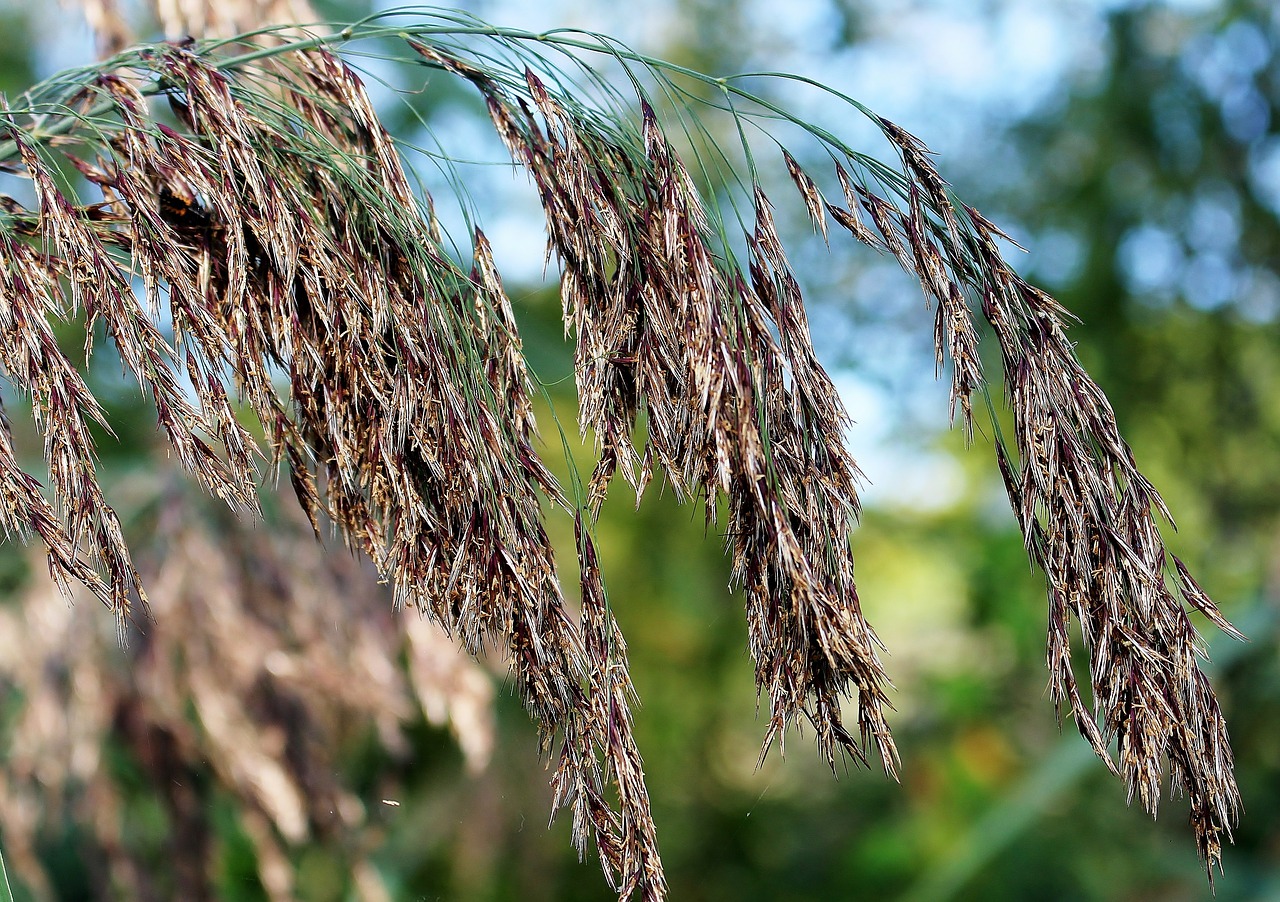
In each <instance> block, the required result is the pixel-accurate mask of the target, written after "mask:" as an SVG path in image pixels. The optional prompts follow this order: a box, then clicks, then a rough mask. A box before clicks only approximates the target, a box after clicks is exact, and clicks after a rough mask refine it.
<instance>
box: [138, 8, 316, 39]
mask: <svg viewBox="0 0 1280 902" xmlns="http://www.w3.org/2000/svg"><path fill="white" fill-rule="evenodd" d="M151 5H152V7H153V8H154V10H155V13H156V16H157V18H158V19H159V20H160V26H161V28H162V29H163V30H164V34H165V37H167V38H169V39H170V40H178V39H180V38H184V37H186V36H187V35H198V36H200V37H202V38H229V37H232V36H234V35H238V34H243V33H245V32H250V31H257V30H258V29H262V28H267V27H269V26H272V25H294V24H299V23H301V24H309V23H312V22H315V21H316V14H315V12H314V11H313V10H312V9H311V4H310V3H309V2H308V0H151ZM274 34H276V36H277V39H279V40H284V39H285V38H286V36H287V34H288V32H280V31H277V32H275V33H274Z"/></svg>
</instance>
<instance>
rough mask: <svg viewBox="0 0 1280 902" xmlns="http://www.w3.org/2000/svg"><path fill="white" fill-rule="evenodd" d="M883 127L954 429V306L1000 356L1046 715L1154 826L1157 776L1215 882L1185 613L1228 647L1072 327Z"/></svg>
mask: <svg viewBox="0 0 1280 902" xmlns="http://www.w3.org/2000/svg"><path fill="white" fill-rule="evenodd" d="M881 124H882V126H883V127H884V129H885V133H886V135H887V136H889V137H890V139H891V140H893V141H894V142H895V143H896V144H897V146H898V147H899V149H900V151H901V152H902V154H903V160H904V162H905V163H906V169H907V171H908V172H909V173H910V174H911V175H912V177H913V180H912V183H911V186H910V192H909V209H908V211H907V213H905V214H899V215H900V217H901V219H902V222H903V223H904V225H905V231H906V235H907V238H908V242H909V244H910V246H911V248H912V250H913V253H914V261H913V266H912V267H911V268H913V269H914V270H915V272H916V274H917V275H918V276H919V277H920V280H921V284H922V285H923V286H924V287H925V290H926V292H927V293H929V294H931V295H933V297H934V298H935V299H936V300H937V301H938V303H939V316H938V321H937V330H936V343H937V349H938V355H939V360H941V359H942V357H943V355H944V352H945V353H947V354H949V356H950V357H951V359H952V361H953V365H954V381H953V389H952V403H953V406H954V404H955V403H956V400H957V399H959V400H960V403H961V405H962V407H963V410H964V413H965V417H966V420H967V418H968V416H969V404H968V397H969V395H970V394H972V392H973V391H974V390H975V389H977V388H978V387H980V386H981V385H982V384H983V383H982V379H983V377H982V374H981V370H980V367H979V363H978V356H977V336H976V332H975V331H974V327H973V324H972V315H971V313H970V311H969V308H968V305H967V303H966V302H965V298H964V292H968V293H969V294H970V295H971V296H973V297H975V298H976V299H978V301H979V303H980V306H981V309H982V312H983V315H984V317H985V318H986V320H987V321H988V323H989V324H990V325H991V327H992V330H993V331H994V333H995V336H996V339H997V342H998V343H999V346H1000V350H1001V359H1002V363H1003V369H1004V377H1005V387H1006V393H1007V396H1008V399H1009V403H1010V406H1011V408H1012V413H1013V420H1014V445H1015V447H1014V449H1012V450H1011V449H1009V448H1007V447H1006V446H1005V443H1004V442H1003V440H1000V441H998V443H997V447H996V452H997V461H998V463H999V466H1000V472H1001V475H1002V477H1003V479H1004V481H1005V485H1006V487H1007V488H1008V492H1009V499H1010V503H1011V505H1012V507H1013V510H1014V513H1015V515H1016V516H1017V519H1018V522H1019V524H1020V526H1021V528H1022V531H1023V534H1024V536H1025V539H1026V547H1027V552H1028V554H1029V555H1030V557H1031V559H1032V561H1033V562H1034V563H1035V564H1036V565H1038V566H1039V567H1040V568H1041V569H1042V570H1043V571H1044V573H1045V576H1046V578H1047V581H1048V589H1049V647H1048V655H1047V659H1048V665H1049V671H1050V690H1051V693H1052V695H1053V698H1054V701H1055V704H1056V705H1057V706H1058V707H1059V710H1061V707H1062V706H1063V705H1064V704H1065V705H1067V706H1068V708H1069V709H1070V712H1071V715H1072V717H1073V719H1074V720H1075V722H1076V725H1077V727H1078V728H1079V730H1080V732H1081V734H1082V735H1083V736H1084V737H1085V738H1086V739H1087V740H1088V741H1089V743H1090V744H1091V745H1092V747H1093V749H1094V751H1095V752H1096V753H1097V755H1098V756H1099V757H1100V758H1101V759H1102V760H1103V761H1104V762H1105V763H1106V764H1107V766H1108V767H1109V768H1110V769H1111V770H1113V772H1116V773H1118V774H1120V775H1121V776H1122V777H1123V778H1124V780H1125V782H1126V785H1127V786H1128V791H1129V798H1130V800H1132V799H1133V798H1134V797H1135V796H1136V797H1137V798H1139V799H1140V800H1141V802H1142V805H1143V807H1144V808H1145V809H1146V810H1147V811H1148V812H1150V813H1151V814H1153V815H1154V814H1155V813H1156V808H1157V805H1158V802H1159V797H1160V786H1161V782H1162V775H1163V772H1164V767H1165V766H1166V762H1167V766H1168V769H1169V785H1170V787H1171V790H1172V791H1173V792H1174V793H1185V794H1186V796H1187V797H1188V799H1189V801H1190V807H1191V814H1190V820H1191V824H1192V827H1193V829H1194V831H1195V834H1196V840H1197V846H1198V850H1199V852H1200V855H1201V858H1202V859H1203V861H1204V862H1205V865H1206V868H1207V870H1208V874H1209V879H1210V882H1212V878H1213V869H1214V866H1215V865H1216V866H1218V867H1219V868H1220V866H1221V855H1222V845H1221V843H1222V839H1223V837H1225V838H1227V839H1230V836H1231V829H1232V826H1233V825H1234V824H1235V822H1236V820H1237V817H1238V812H1239V805H1240V798H1239V791H1238V789H1237V787H1236V783H1235V778H1234V776H1233V773H1232V756H1231V749H1230V744H1229V741H1228V738H1227V731H1226V724H1225V721H1224V720H1223V717H1222V713H1221V710H1220V708H1219V705H1218V701H1217V699H1216V697H1215V696H1214V693H1213V690H1212V688H1211V687H1210V685H1209V681H1208V679H1207V678H1206V677H1205V675H1204V673H1203V672H1202V671H1201V670H1200V667H1199V664H1198V663H1197V659H1198V658H1199V657H1202V656H1203V644H1202V641H1201V639H1200V637H1199V635H1198V633H1197V631H1196V629H1195V627H1194V626H1193V625H1192V623H1191V620H1190V618H1189V617H1188V614H1187V610H1186V607H1185V605H1189V606H1190V607H1192V608H1194V609H1196V610H1198V611H1200V612H1201V613H1203V614H1204V615H1205V616H1206V617H1207V618H1208V619H1209V620H1210V621H1211V622H1212V623H1213V624H1214V625H1215V626H1217V627H1218V628H1219V629H1222V630H1224V631H1225V632H1227V633H1228V634H1229V635H1231V636H1234V637H1237V638H1238V637H1240V634H1239V632H1238V631H1237V630H1236V629H1235V628H1234V627H1232V626H1231V624H1230V623H1228V622H1227V621H1226V619H1225V618H1223V617H1222V615H1221V614H1220V613H1219V611H1218V609H1217V607H1216V606H1215V605H1214V603H1213V602H1212V601H1211V600H1210V599H1209V598H1208V597H1207V596H1206V595H1205V594H1204V592H1203V591H1202V590H1201V589H1200V588H1199V586H1198V585H1197V584H1196V583H1195V582H1194V580H1193V579H1191V577H1190V574H1188V573H1187V571H1186V568H1185V567H1184V566H1183V565H1182V563H1181V561H1179V560H1178V559H1177V558H1176V557H1174V556H1173V555H1171V554H1170V553H1169V552H1168V550H1167V548H1166V547H1165V545H1164V541H1163V539H1162V538H1161V537H1160V533H1159V530H1158V528H1157V525H1156V519H1155V518H1156V516H1157V515H1159V516H1160V517H1163V518H1164V519H1165V520H1166V521H1169V522H1172V521H1171V518H1170V516H1169V512H1168V510H1167V508H1166V507H1165V505H1164V502H1163V500H1162V499H1161V498H1160V496H1159V494H1158V493H1157V492H1156V491H1155V489H1154V488H1153V487H1152V486H1151V484H1150V483H1149V482H1148V481H1147V480H1146V478H1145V477H1144V476H1143V475H1142V474H1141V473H1140V472H1139V470H1138V469H1137V465H1136V463H1135V462H1134V459H1133V455H1132V453H1131V452H1130V450H1129V447H1128V445H1127V444H1126V443H1125V442H1124V440H1123V438H1122V437H1121V436H1120V431H1119V427H1118V426H1117V424H1116V419H1115V414H1114V412H1113V411H1112V409H1111V405H1110V404H1109V403H1108V401H1107V399H1106V396H1105V395H1104V394H1103V392H1102V390H1101V389H1100V388H1099V387H1098V385H1097V384H1096V383H1095V382H1094V381H1093V380H1092V379H1091V378H1090V377H1089V375H1088V374H1087V373H1086V372H1085V371H1084V369H1083V368H1082V367H1081V366H1080V363H1079V362H1078V360H1077V359H1076V356H1075V352H1074V349H1073V347H1072V345H1071V342H1070V341H1069V340H1068V339H1067V337H1066V332H1065V321H1066V319H1068V317H1069V315H1068V314H1067V313H1066V311H1064V310H1063V309H1062V307H1061V306H1060V305H1058V303H1057V302H1056V301H1054V300H1053V299H1052V298H1051V297H1049V296H1048V295H1047V294H1045V293H1044V292H1042V291H1040V290H1039V289H1036V288H1034V287H1033V286H1031V285H1028V284H1027V283H1026V282H1024V281H1023V280H1021V279H1020V278H1018V277H1017V276H1016V275H1015V274H1014V273H1013V272H1012V271H1011V270H1010V268H1009V267H1008V265H1007V264H1006V263H1005V262H1004V261H1003V259H1002V258H1001V256H1000V253H999V250H998V249H997V247H996V244H995V239H996V237H1004V236H1003V233H1001V232H999V231H998V230H997V229H995V227H994V226H992V225H991V224H990V223H989V222H988V221H987V220H986V219H985V218H984V217H982V216H981V215H980V214H978V213H977V212H976V211H974V210H972V209H971V208H968V207H964V208H963V212H962V214H960V215H961V217H963V221H964V223H963V227H962V225H961V220H960V218H959V217H957V214H956V208H955V206H954V204H953V203H952V201H951V198H950V197H949V195H948V192H947V189H946V186H945V182H944V181H943V180H942V178H941V177H940V176H939V175H938V174H937V172H936V171H935V170H934V169H933V167H932V164H931V163H929V161H928V159H927V158H926V156H925V151H924V148H923V145H922V144H920V142H919V141H918V140H916V139H915V138H913V137H911V136H910V135H908V134H907V133H906V132H904V131H903V130H902V129H900V128H899V127H897V126H895V125H893V124H892V123H889V122H887V121H885V120H881ZM925 207H927V208H928V209H929V210H930V211H932V215H933V217H934V220H933V223H932V224H931V223H929V222H926V216H925V213H924V209H925ZM872 212H873V215H874V214H875V207H874V206H873V209H872ZM885 218H886V217H884V216H883V214H882V216H881V217H880V218H879V219H877V224H878V225H880V224H881V220H882V219H885ZM881 232H882V234H884V232H885V228H884V226H883V225H881ZM929 233H932V235H933V237H932V238H930V237H927V236H928V234H929ZM885 237H886V238H888V235H887V234H886V235H885ZM935 242H936V243H935ZM891 243H892V242H891ZM900 256H901V255H900ZM944 264H945V268H944ZM904 266H907V263H905V262H904ZM948 270H949V275H948ZM961 286H963V288H961ZM1073 617H1074V618H1075V619H1076V621H1077V622H1078V623H1079V624H1080V628H1081V630H1082V633H1083V638H1084V645H1085V648H1086V651H1087V653H1088V656H1089V663H1090V666H1089V673H1090V683H1091V685H1090V689H1091V697H1092V699H1093V704H1092V706H1090V705H1089V704H1088V703H1087V702H1086V701H1085V700H1084V697H1083V695H1082V693H1081V691H1080V688H1079V686H1078V685H1077V682H1076V679H1075V676H1074V673H1073V671H1072V666H1071V662H1072V650H1071V639H1070V623H1071V619H1072V618H1073ZM1112 742H1114V743H1115V744H1116V749H1117V759H1118V760H1117V761H1115V762H1113V761H1112V759H1111V756H1110V753H1109V752H1108V747H1109V746H1110V744H1111V743H1112Z"/></svg>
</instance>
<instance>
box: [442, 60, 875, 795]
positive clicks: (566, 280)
mask: <svg viewBox="0 0 1280 902" xmlns="http://www.w3.org/2000/svg"><path fill="white" fill-rule="evenodd" d="M458 71H462V70H461V68H460V67H458ZM470 77H471V78H472V80H473V81H475V82H476V83H477V85H478V86H479V87H480V89H481V90H482V92H483V93H484V94H485V97H486V99H487V101H488V105H489V110H490V115H491V116H492V117H493V120H494V122H495V125H496V127H497V129H498V132H499V134H500V135H501V136H502V138H503V140H504V141H505V142H506V143H507V146H508V148H509V150H510V151H511V153H512V156H513V159H515V160H516V161H517V162H519V163H522V164H523V165H524V166H526V167H527V168H528V170H529V172H530V174H531V176H532V177H533V180H534V183H535V185H536V186H537V188H538V191H539V194H540V195H541V197H542V200H543V206H544V211H545V213H546V219H547V222H548V224H549V227H550V234H551V243H552V248H553V249H554V250H555V252H556V254H557V255H558V256H559V257H560V259H561V261H562V264H563V268H564V270H563V281H562V293H563V298H564V303H565V320H566V323H567V324H569V325H570V326H571V327H572V330H573V331H574V332H575V333H576V336H577V340H578V349H577V354H576V373H577V382H578V392H579V403H580V415H579V416H580V421H581V422H582V424H583V427H584V428H589V429H590V430H591V431H593V432H594V434H595V437H596V441H597V446H598V448H599V451H600V463H599V465H598V466H597V469H596V473H595V475H594V476H593V479H592V491H591V501H592V504H593V506H598V504H599V503H600V500H601V499H602V498H603V495H604V492H605V488H606V486H607V484H608V481H609V478H610V477H611V476H612V474H613V473H614V472H615V470H616V469H617V468H618V467H619V465H621V466H622V471H623V473H624V474H626V476H627V478H628V480H629V481H631V482H632V484H633V485H634V486H635V487H636V488H637V492H639V491H640V490H642V489H643V486H644V484H645V483H646V482H647V480H648V472H649V468H650V467H651V466H652V464H651V463H650V461H652V460H655V459H656V461H657V462H658V463H659V464H660V465H661V466H662V468H663V470H664V472H665V475H666V476H667V478H668V480H669V481H670V483H671V484H672V485H673V486H674V487H675V489H676V491H677V493H678V494H680V495H681V496H682V497H689V496H694V497H697V496H702V497H704V498H705V499H706V504H707V511H708V518H709V519H710V518H711V517H713V516H714V510H715V507H714V505H715V499H716V497H717V496H718V495H719V496H723V497H725V498H727V499H728V501H729V511H730V513H729V518H730V519H729V522H728V523H727V525H726V533H727V535H728V536H729V538H730V544H731V548H732V551H733V557H734V571H735V579H736V581H738V582H740V583H741V584H742V585H743V586H744V588H745V589H746V593H747V609H748V622H749V625H750V630H751V636H752V643H751V647H752V653H753V655H754V657H755V659H756V665H757V672H756V677H757V682H758V685H759V688H760V690H761V692H762V693H766V694H767V695H768V696H769V699H770V708H771V716H770V724H769V729H768V731H767V736H766V740H765V743H764V747H765V749H766V750H767V749H768V748H769V747H770V746H771V745H772V744H773V743H774V742H776V741H780V740H781V737H782V735H783V733H784V732H785V729H786V727H787V726H788V725H790V724H792V723H796V722H799V721H800V720H802V719H807V720H808V721H809V722H810V723H811V724H812V725H813V727H814V729H815V731H816V733H817V736H818V741H819V746H820V748H821V750H822V753H823V755H824V757H825V758H826V759H827V760H828V761H829V762H830V763H831V764H832V766H833V767H834V765H835V759H836V753H837V750H840V751H841V752H842V753H846V752H847V753H849V754H852V755H853V756H854V757H855V758H856V759H857V760H865V751H864V749H865V748H866V747H867V746H868V745H872V744H874V746H875V747H876V749H877V750H878V753H879V757H880V759H881V761H882V762H883V764H884V765H885V767H886V769H888V770H889V771H890V772H893V771H894V770H895V768H896V763H897V753H896V750H895V749H894V746H893V743H892V739H891V738H890V735H889V730H888V726H887V724H886V723H885V721H884V716H883V709H884V706H885V704H886V701H885V697H884V691H883V688H882V687H883V683H884V681H885V678H884V673H883V669H882V666H881V664H880V662H879V660H878V657H877V652H876V648H877V645H878V642H877V640H876V638H875V635H874V633H873V632H872V631H871V629H870V627H869V626H868V625H867V624H866V622H865V619H864V618H863V617H862V614H861V611H860V610H859V607H858V602H857V594H856V592H855V591H854V589H853V577H852V569H853V568H852V556H851V553H850V550H849V547H848V541H847V536H848V532H849V529H850V528H851V526H852V523H853V520H854V518H855V516H856V512H857V495H856V485H855V483H856V480H857V473H858V471H857V468H856V466H855V465H854V463H853V461H852V459H851V458H850V457H849V455H848V452H847V451H846V450H845V448H844V446H843V443H842V438H841V436H842V434H843V433H842V429H843V426H844V424H845V423H846V422H847V417H846V416H845V414H844V413H843V409H842V408H841V406H840V404H839V401H838V399H837V398H836V395H835V391H834V388H833V386H832V385H831V382H830V380H829V379H828V378H827V376H826V374H825V373H824V372H823V371H822V368H821V367H820V366H819V365H818V363H817V360H816V357H815V356H814V354H813V349H812V345H811V342H810V338H809V335H808V327H807V323H806V320H805V316H804V313H803V302H802V300H801V298H800V292H799V287H798V285H797V284H796V282H795V280H794V278H793V277H792V276H791V273H790V268H789V265H788V264H787V262H786V256H785V253H784V252H783V250H782V245H781V243H780V241H779V240H778V237H777V233H776V229H775V228H774V226H773V222H772V218H771V215H770V213H769V207H768V202H767V199H765V198H764V196H763V194H762V193H757V196H756V202H757V217H758V222H757V230H756V234H755V236H754V237H753V240H752V248H753V251H752V253H753V263H752V278H753V282H754V283H755V284H754V288H753V289H749V288H748V287H747V286H746V284H745V283H743V282H742V281H741V279H740V278H739V279H736V280H735V278H734V276H733V275H732V274H730V273H728V272H725V271H724V270H723V269H722V268H721V266H720V265H719V264H718V262H717V261H716V258H715V254H714V252H713V251H712V250H711V247H710V244H709V240H710V239H709V229H708V226H707V221H706V215H705V212H704V211H703V210H702V205H701V202H700V201H699V199H698V197H697V192H696V190H695V189H694V188H693V185H692V183H691V181H690V179H689V177H688V174H687V173H686V172H685V171H684V169H683V166H682V165H681V164H680V162H679V160H678V158H677V157H676V156H675V154H674V152H673V151H672V149H671V148H670V145H669V144H668V143H667V142H666V139H665V137H664V136H663V135H662V133H661V131H660V129H659V128H658V126H657V122H656V118H655V117H654V116H653V114H652V111H651V110H650V109H649V108H648V107H647V106H646V107H645V130H644V139H645V156H644V157H643V158H637V157H636V156H635V155H634V153H632V152H629V151H628V149H626V148H625V147H623V146H621V145H619V144H618V143H617V142H616V141H614V140H613V139H612V138H611V137H610V136H609V135H607V134H605V133H603V131H602V130H601V129H598V128H594V127H593V125H592V122H591V120H590V119H588V118H586V117H585V116H578V115H574V114H573V113H572V112H571V111H570V110H569V107H568V105H567V103H566V101H564V99H563V98H559V99H557V98H552V97H551V95H550V94H549V93H548V90H547V89H546V87H545V86H544V85H543V84H542V82H541V81H540V80H539V79H538V78H537V77H536V76H535V75H534V74H533V73H532V72H530V71H528V70H526V72H525V80H526V84H527V86H528V88H529V100H530V101H531V104H532V108H533V109H536V110H537V111H538V113H539V114H540V115H541V117H542V125H541V126H540V125H539V123H538V121H536V120H535V118H534V116H533V114H532V113H531V111H530V110H529V109H528V108H524V107H521V106H520V105H518V104H517V103H515V102H513V101H512V100H511V99H509V98H508V97H506V96H504V94H503V93H502V92H501V90H500V89H499V88H498V87H497V86H496V85H495V84H494V83H493V82H491V81H489V80H487V79H485V78H482V77H478V76H476V75H475V74H470ZM602 172H607V173H608V174H609V175H608V177H604V178H602V177H601V174H602ZM814 190H815V191H816V189H814ZM769 322H772V323H774V324H775V325H776V326H777V328H778V329H779V332H780V335H781V337H782V342H783V345H782V347H781V348H779V347H778V346H777V345H776V344H775V342H774V340H773V339H772V337H771V334H770V331H769V326H768V323H769ZM784 373H785V375H784ZM788 382H789V383H790V384H788ZM641 410H643V411H644V412H645V414H646V422H647V428H648V444H647V446H646V448H645V450H644V452H643V455H642V454H641V452H640V451H639V450H638V449H637V448H636V447H635V443H634V440H633V437H632V431H633V429H634V428H635V424H636V420H637V417H638V415H639V412H640V411H641ZM637 465H639V466H640V472H639V473H637V472H636V466H637ZM817 474H821V475H817ZM818 523H821V524H823V526H822V528H820V529H814V527H813V524H818ZM852 690H856V693H857V703H858V718H859V727H860V729H859V732H860V734H861V743H859V741H858V740H857V739H855V738H854V737H853V736H852V735H851V734H850V733H849V732H848V731H847V730H846V729H845V728H844V726H843V725H842V716H841V710H840V709H841V705H840V700H841V698H842V697H844V696H845V695H847V694H850V693H851V691H852Z"/></svg>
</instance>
